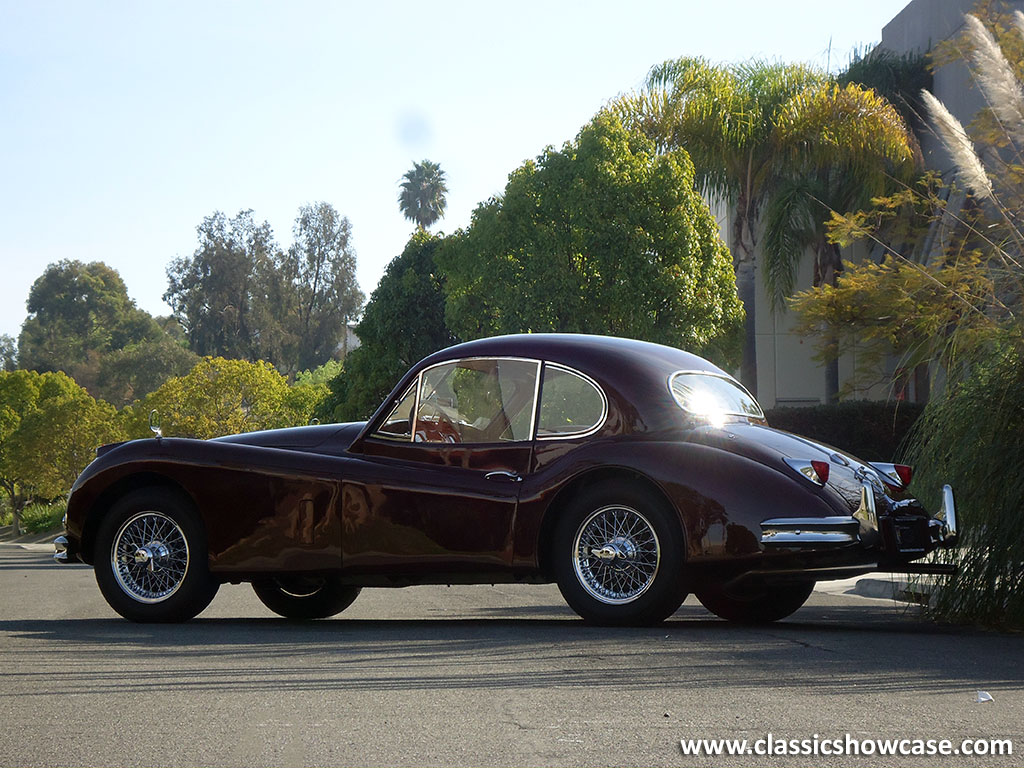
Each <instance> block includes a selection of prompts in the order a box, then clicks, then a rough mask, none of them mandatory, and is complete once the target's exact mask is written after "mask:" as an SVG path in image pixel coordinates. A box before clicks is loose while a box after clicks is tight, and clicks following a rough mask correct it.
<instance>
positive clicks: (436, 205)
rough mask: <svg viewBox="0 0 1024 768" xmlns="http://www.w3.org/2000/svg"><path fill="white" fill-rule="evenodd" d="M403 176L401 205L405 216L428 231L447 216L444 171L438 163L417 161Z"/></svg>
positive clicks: (399, 204)
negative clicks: (445, 213)
mask: <svg viewBox="0 0 1024 768" xmlns="http://www.w3.org/2000/svg"><path fill="white" fill-rule="evenodd" d="M402 178H403V179H404V181H403V182H402V184H401V192H399V193H398V207H399V208H401V209H402V214H403V215H404V216H405V218H407V219H409V220H410V221H414V222H416V227H417V228H418V229H422V230H425V229H427V228H428V227H430V226H431V225H432V224H433V223H434V222H436V221H437V220H438V219H440V218H441V217H442V216H444V209H445V206H446V205H447V204H448V201H447V199H446V198H445V195H447V194H448V187H447V186H446V185H445V178H444V171H442V170H441V166H440V165H438V164H437V163H432V162H430V161H429V160H424V161H423V162H422V163H415V162H414V163H413V164H412V170H410V171H406V172H405V174H404V175H403V176H402Z"/></svg>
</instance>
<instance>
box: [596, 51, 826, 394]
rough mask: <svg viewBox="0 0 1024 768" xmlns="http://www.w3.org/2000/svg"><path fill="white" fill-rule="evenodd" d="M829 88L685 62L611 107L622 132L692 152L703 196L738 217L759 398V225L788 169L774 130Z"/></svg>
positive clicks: (749, 377) (781, 73) (758, 67)
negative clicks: (800, 98)
mask: <svg viewBox="0 0 1024 768" xmlns="http://www.w3.org/2000/svg"><path fill="white" fill-rule="evenodd" d="M826 81H827V76H826V75H825V74H824V73H821V72H818V71H816V70H813V69H811V68H809V67H806V66H804V65H801V64H767V63H764V62H759V61H754V62H748V63H744V64H736V65H727V66H715V65H712V64H710V63H708V62H707V61H705V60H704V59H701V58H689V57H684V58H680V59H676V60H672V61H666V62H664V63H663V64H660V65H658V66H656V67H654V68H653V69H652V70H651V72H650V74H649V75H648V77H647V83H646V87H645V90H643V91H641V92H640V93H639V94H631V95H627V96H624V97H622V98H621V99H620V100H619V101H618V102H616V103H615V104H613V105H612V107H611V109H612V110H613V111H614V112H616V113H617V114H618V115H619V116H620V118H621V119H622V121H623V124H625V125H627V126H632V127H634V128H637V129H639V130H641V131H643V132H644V133H645V134H646V135H647V136H649V137H650V138H652V139H653V140H654V141H655V143H656V144H657V145H658V147H659V148H661V149H670V148H676V147H682V148H683V149H685V150H686V151H687V152H689V154H690V157H691V158H692V160H693V164H694V167H695V169H696V181H697V184H698V186H699V187H700V188H701V191H702V192H703V193H704V194H705V195H706V196H708V197H715V198H718V199H720V200H722V201H723V202H725V203H726V204H728V205H729V206H730V207H731V208H732V209H733V210H734V211H735V218H734V219H733V223H732V236H731V243H730V249H731V251H732V256H733V266H734V267H735V269H736V288H737V293H738V294H739V298H740V301H742V302H743V307H744V309H745V311H746V323H745V328H744V331H745V333H744V344H743V362H742V363H741V366H740V379H741V380H742V382H743V384H744V385H745V386H746V387H747V388H748V389H749V390H750V391H751V392H752V393H754V394H755V395H756V394H757V348H756V345H755V338H756V337H755V326H754V317H755V313H754V301H755V288H756V285H755V263H756V262H755V256H756V253H757V245H758V238H757V222H758V217H759V215H760V212H761V208H762V206H763V205H764V203H765V200H766V199H767V197H768V196H769V195H770V193H771V190H772V183H773V180H774V179H775V178H776V177H777V175H778V172H779V169H780V166H781V165H782V164H783V159H782V158H781V157H780V155H779V152H778V147H777V145H776V137H775V131H774V129H775V124H776V122H777V119H778V115H779V113H780V112H781V110H782V109H783V108H784V107H785V105H786V104H787V103H788V102H789V101H790V99H791V98H792V97H793V96H795V95H796V94H798V93H800V92H801V91H803V90H804V89H806V88H808V87H811V86H817V85H821V84H823V83H825V82H826Z"/></svg>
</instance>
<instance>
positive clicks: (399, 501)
mask: <svg viewBox="0 0 1024 768" xmlns="http://www.w3.org/2000/svg"><path fill="white" fill-rule="evenodd" d="M909 481H910V468H909V467H905V466H901V465H892V464H869V463H866V462H863V461H860V460H858V459H856V458H854V457H852V456H850V455H848V454H844V453H842V452H840V451H837V450H835V449H833V448H830V447H828V446H825V445H821V444H819V443H815V442H813V441H811V440H807V439H805V438H802V437H798V436H796V435H792V434H788V433H785V432H781V431H778V430H775V429H772V428H770V427H769V426H768V424H767V423H766V422H765V418H764V414H763V413H762V411H761V408H760V407H759V406H758V404H757V402H755V400H754V399H753V398H752V397H751V396H750V395H749V394H748V393H747V391H746V390H745V389H744V388H743V387H742V386H740V384H739V383H737V382H736V381H735V380H734V379H733V378H732V377H731V376H729V375H728V374H727V373H725V372H724V371H722V370H720V369H718V368H716V367H715V366H714V365H712V364H711V363H709V362H707V361H706V360H703V359H701V358H700V357H696V356H694V355H691V354H687V353H686V352H682V351H680V350H678V349H673V348H670V347H664V346H659V345H656V344H649V343H646V342H639V341H632V340H627V339H618V338H608V337H601V336H583V335H546V334H537V335H521V336H504V337H498V338H490V339H482V340H479V341H473V342H469V343H466V344H460V345H457V346H454V347H450V348H448V349H445V350H442V351H440V352H437V353H435V354H433V355H431V356H429V357H427V358H426V359H425V360H423V361H421V362H420V363H419V364H417V365H416V366H414V367H413V368H412V370H410V371H409V372H408V373H407V374H406V375H405V377H404V378H403V379H402V380H401V381H400V382H399V384H398V386H397V387H396V388H395V390H394V391H393V392H392V393H391V395H390V396H389V397H388V399H387V400H386V401H385V402H384V403H383V405H381V406H380V408H379V409H378V410H377V412H376V413H375V414H374V415H373V417H372V418H371V419H370V420H369V421H367V422H360V423H353V424H331V425H318V426H308V427H296V428H294V429H280V430H273V431H267V432H254V433H249V434H242V435H232V436H229V437H222V438H218V439H216V440H207V441H203V440H191V439H181V438H165V437H160V436H159V435H158V436H157V437H156V438H155V439H148V440H135V441H132V442H128V443H121V444H116V445H108V446H104V447H102V448H100V449H99V450H98V452H97V458H96V460H95V461H93V462H92V463H91V464H90V465H89V466H88V467H87V468H86V470H85V471H84V472H83V473H82V475H81V477H79V478H78V481H77V482H76V483H75V486H74V488H73V489H72V492H71V496H70V498H69V501H68V514H67V523H66V532H65V535H64V536H61V537H60V538H58V539H57V540H56V542H55V545H56V548H57V553H56V555H55V557H56V559H57V560H58V561H61V562H66V561H68V560H71V559H78V560H82V561H84V562H86V563H89V564H91V565H92V566H93V567H94V569H95V572H96V580H97V582H98V583H99V587H100V589H101V591H102V592H103V595H104V596H105V597H106V599H107V601H108V602H109V603H110V605H111V606H112V607H113V608H114V610H115V611H117V612H118V613H120V614H121V615H122V616H124V617H126V618H128V619H131V620H134V621H183V620H186V619H189V618H191V617H193V616H195V615H196V614H198V613H199V612H200V611H202V610H203V609H204V608H205V607H206V606H207V605H208V604H209V603H210V601H211V600H212V599H213V596H214V594H215V593H216V591H217V588H218V586H219V585H220V584H221V583H224V582H233V583H237V582H242V581H248V582H251V583H252V585H253V587H254V589H255V591H256V594H257V595H258V596H259V598H260V599H261V600H262V601H263V602H264V603H265V604H266V605H267V606H268V607H269V608H270V609H272V610H273V611H275V612H277V613H279V614H280V615H282V616H286V617H289V618H323V617H327V616H332V615H334V614H337V613H338V612H340V611H342V610H344V609H345V608H346V607H347V606H348V605H349V604H351V603H352V601H353V600H354V599H355V598H356V596H357V595H358V594H359V591H360V590H361V589H362V588H363V587H401V586H407V585H413V584H452V583H460V584H465V583H487V584H491V583H495V582H552V581H554V582H556V583H557V584H558V586H559V589H560V590H561V592H562V595H563V596H564V597H565V600H566V602H567V603H568V604H569V605H570V606H571V607H572V608H573V610H575V611H576V612H577V613H578V614H579V615H580V616H582V617H583V618H584V619H586V620H587V621H590V622H594V623H599V624H651V623H654V622H659V621H662V620H663V619H665V618H666V617H668V616H671V615H672V613H674V612H675V610H676V609H677V608H678V607H679V605H680V604H681V602H682V601H683V599H684V598H685V597H686V595H687V594H688V593H690V592H693V593H694V594H696V596H697V597H698V598H699V599H700V601H701V602H702V603H703V604H704V605H705V606H706V607H707V608H708V609H710V610H711V611H713V612H714V613H716V614H717V615H719V616H721V617H723V618H726V619H729V620H732V621H740V622H767V621H774V620H776V619H780V618H782V617H784V616H788V615H789V614H791V613H793V612H794V611H796V610H797V609H798V608H799V607H800V606H801V605H802V604H803V603H804V601H805V600H806V599H807V597H808V595H809V594H810V592H811V590H812V588H813V586H814V583H815V582H816V581H819V580H823V579H838V578H845V577H849V576H853V575H858V574H862V573H867V572H869V571H873V570H895V571H908V570H911V571H926V570H929V569H930V568H934V567H937V566H918V565H915V564H913V563H911V561H913V560H916V559H918V558H920V557H922V556H924V555H925V554H927V553H928V552H930V551H932V550H933V549H935V548H936V547H940V546H950V545H952V544H953V543H954V542H955V541H956V538H957V526H956V513H955V507H954V501H953V492H952V490H951V489H950V487H949V486H948V485H947V486H945V487H944V489H943V504H942V507H941V509H939V510H938V512H936V513H935V514H933V515H932V514H929V513H928V512H926V511H925V510H924V509H923V508H922V506H921V505H920V504H919V503H918V502H917V501H916V500H914V499H912V498H903V491H904V488H905V487H906V485H907V484H908V483H909Z"/></svg>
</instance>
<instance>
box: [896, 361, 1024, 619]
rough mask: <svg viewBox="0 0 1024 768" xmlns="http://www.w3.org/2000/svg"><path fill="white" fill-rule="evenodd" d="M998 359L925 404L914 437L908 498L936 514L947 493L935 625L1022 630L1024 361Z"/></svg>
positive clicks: (933, 606) (1023, 566)
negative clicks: (953, 530)
mask: <svg viewBox="0 0 1024 768" xmlns="http://www.w3.org/2000/svg"><path fill="white" fill-rule="evenodd" d="M1021 357H1022V356H1021V354H1020V353H1019V352H1014V351H1010V352H1004V353H1002V354H998V355H996V356H994V357H993V358H992V359H990V360H989V361H988V363H987V364H985V365H982V366H979V367H978V368H977V369H976V370H975V372H974V374H973V375H972V376H970V377H969V378H968V379H966V380H964V381H963V382H961V383H960V384H958V385H957V386H955V387H954V388H952V390H951V391H950V392H949V393H948V394H947V396H946V397H945V398H944V399H942V400H938V401H935V402H933V403H931V404H929V405H928V408H927V409H926V410H925V412H924V415H923V416H922V417H921V420H920V421H919V422H918V424H917V426H916V428H915V430H914V433H913V437H914V449H913V451H912V452H911V459H912V460H913V461H914V462H915V463H916V464H917V465H918V471H917V473H916V477H915V480H914V491H915V493H916V494H917V495H919V496H921V498H922V500H923V501H925V502H926V503H928V504H930V505H931V507H930V508H933V509H934V508H937V506H938V504H939V498H938V491H939V489H940V488H941V487H942V485H943V483H949V484H950V485H952V486H953V489H954V492H955V494H956V502H957V516H958V518H959V524H960V531H961V541H960V546H959V547H958V548H957V549H955V550H952V551H949V552H944V553H941V555H940V557H941V559H943V560H945V561H947V562H953V563H956V564H957V565H958V566H959V570H958V572H957V574H956V575H955V576H953V577H950V578H947V579H943V580H941V581H940V583H939V590H938V591H937V592H936V594H935V595H934V596H933V601H934V602H933V604H932V610H933V612H934V614H935V615H936V616H937V617H938V618H941V619H946V620H953V621H960V622H968V623H979V624H985V625H988V626H1001V627H1015V628H1018V629H1021V628H1024V528H1022V526H1021V522H1022V514H1021V503H1022V501H1024V472H1022V471H1021V470H1022V468H1024V442H1022V441H1021V439H1020V436H1021V435H1022V434H1024V360H1022V359H1021Z"/></svg>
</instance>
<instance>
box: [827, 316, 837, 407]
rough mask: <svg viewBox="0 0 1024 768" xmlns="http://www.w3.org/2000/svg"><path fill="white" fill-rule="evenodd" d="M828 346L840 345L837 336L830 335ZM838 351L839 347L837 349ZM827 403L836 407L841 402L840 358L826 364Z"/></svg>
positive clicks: (830, 360)
mask: <svg viewBox="0 0 1024 768" xmlns="http://www.w3.org/2000/svg"><path fill="white" fill-rule="evenodd" d="M828 344H829V345H830V346H832V345H833V344H838V340H837V339H836V338H835V334H829V339H828ZM835 348H836V349H838V346H836V347H835ZM825 402H826V403H827V404H828V405H835V404H836V403H838V402H839V358H838V357H831V358H829V359H828V360H827V361H826V362H825Z"/></svg>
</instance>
